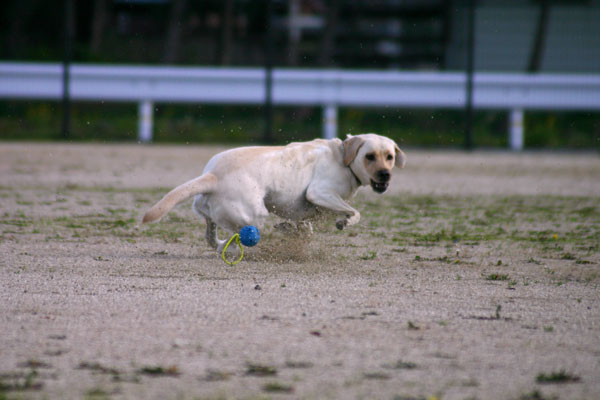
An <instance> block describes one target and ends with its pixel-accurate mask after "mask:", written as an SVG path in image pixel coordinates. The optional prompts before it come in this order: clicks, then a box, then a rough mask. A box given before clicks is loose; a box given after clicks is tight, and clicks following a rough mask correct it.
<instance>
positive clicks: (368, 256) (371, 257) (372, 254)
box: [359, 251, 377, 260]
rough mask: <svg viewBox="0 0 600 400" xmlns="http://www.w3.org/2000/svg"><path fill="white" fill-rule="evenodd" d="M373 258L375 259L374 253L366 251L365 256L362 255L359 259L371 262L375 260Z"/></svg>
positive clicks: (375, 254)
mask: <svg viewBox="0 0 600 400" xmlns="http://www.w3.org/2000/svg"><path fill="white" fill-rule="evenodd" d="M375 257H377V252H376V251H367V252H366V253H365V254H363V255H362V256H360V257H359V258H360V259H361V260H373V259H375Z"/></svg>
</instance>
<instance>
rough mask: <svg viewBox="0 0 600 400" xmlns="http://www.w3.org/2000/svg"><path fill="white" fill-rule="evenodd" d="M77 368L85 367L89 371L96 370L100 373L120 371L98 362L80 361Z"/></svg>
mask: <svg viewBox="0 0 600 400" xmlns="http://www.w3.org/2000/svg"><path fill="white" fill-rule="evenodd" d="M77 369H87V370H89V371H94V372H98V373H101V374H110V375H119V374H120V373H121V372H120V371H119V370H117V369H115V368H109V367H105V366H103V365H101V364H100V363H97V362H94V363H89V362H81V363H79V365H78V366H77Z"/></svg>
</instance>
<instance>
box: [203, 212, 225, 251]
mask: <svg viewBox="0 0 600 400" xmlns="http://www.w3.org/2000/svg"><path fill="white" fill-rule="evenodd" d="M205 237H206V242H207V243H208V245H209V246H210V247H212V248H213V249H217V250H218V251H222V250H223V246H225V243H226V242H227V241H226V240H219V238H218V237H217V224H215V223H214V222H213V220H212V219H210V218H208V217H206V236H205Z"/></svg>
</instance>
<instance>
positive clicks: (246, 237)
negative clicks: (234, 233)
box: [240, 225, 260, 247]
mask: <svg viewBox="0 0 600 400" xmlns="http://www.w3.org/2000/svg"><path fill="white" fill-rule="evenodd" d="M259 240H260V232H259V231H258V229H257V228H256V227H255V226H252V225H246V226H244V227H243V228H242V229H240V242H242V244H243V245H244V246H248V247H252V246H256V244H257V243H258V241H259Z"/></svg>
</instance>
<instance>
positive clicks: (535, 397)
mask: <svg viewBox="0 0 600 400" xmlns="http://www.w3.org/2000/svg"><path fill="white" fill-rule="evenodd" d="M556 399H557V397H556V396H550V397H548V396H544V395H543V394H542V393H541V392H540V391H538V390H534V391H533V392H529V393H525V394H523V395H521V396H520V397H519V400H556Z"/></svg>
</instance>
